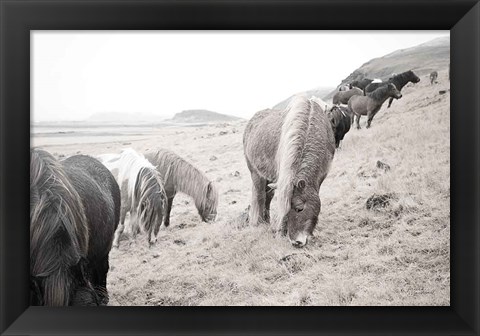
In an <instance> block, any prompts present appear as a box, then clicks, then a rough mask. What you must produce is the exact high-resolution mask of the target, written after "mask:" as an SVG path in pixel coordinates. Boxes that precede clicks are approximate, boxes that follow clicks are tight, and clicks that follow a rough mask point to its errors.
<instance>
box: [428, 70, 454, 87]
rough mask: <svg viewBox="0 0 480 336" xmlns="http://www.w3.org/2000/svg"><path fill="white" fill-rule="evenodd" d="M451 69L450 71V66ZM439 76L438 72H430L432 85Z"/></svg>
mask: <svg viewBox="0 0 480 336" xmlns="http://www.w3.org/2000/svg"><path fill="white" fill-rule="evenodd" d="M449 71H450V68H449ZM437 77H438V72H436V71H432V72H431V73H430V85H433V83H435V81H436V80H437Z"/></svg>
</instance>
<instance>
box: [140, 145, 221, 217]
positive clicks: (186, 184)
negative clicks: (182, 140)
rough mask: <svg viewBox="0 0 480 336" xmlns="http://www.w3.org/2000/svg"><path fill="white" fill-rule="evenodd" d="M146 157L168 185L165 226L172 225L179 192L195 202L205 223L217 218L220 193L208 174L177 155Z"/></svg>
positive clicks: (161, 153) (163, 152)
mask: <svg viewBox="0 0 480 336" xmlns="http://www.w3.org/2000/svg"><path fill="white" fill-rule="evenodd" d="M145 157H146V158H147V159H148V160H149V161H150V162H151V163H152V164H153V165H155V166H156V168H157V170H158V171H159V172H160V175H161V176H162V179H163V181H164V184H165V193H166V194H167V210H166V212H165V219H164V225H165V226H168V225H169V224H170V211H171V210H172V204H173V199H174V197H175V195H176V194H177V192H181V193H184V194H187V195H189V196H190V197H192V198H193V199H194V201H195V206H196V207H197V210H198V213H199V215H200V217H201V218H202V220H203V221H204V222H209V221H212V220H214V219H215V217H216V215H217V205H218V191H217V188H216V186H215V183H213V182H212V181H210V180H209V179H208V178H207V177H206V176H205V174H203V173H202V172H201V171H200V170H198V169H197V168H195V167H194V166H193V165H192V164H190V163H188V162H187V161H186V160H184V159H183V158H181V157H180V156H178V155H177V154H175V153H173V152H171V151H169V150H166V149H159V150H157V151H156V152H155V153H149V154H146V155H145Z"/></svg>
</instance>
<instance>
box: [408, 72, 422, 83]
mask: <svg viewBox="0 0 480 336" xmlns="http://www.w3.org/2000/svg"><path fill="white" fill-rule="evenodd" d="M408 75H409V78H410V81H411V82H412V83H418V82H420V77H418V76H417V75H415V73H414V72H413V71H412V70H409V71H408Z"/></svg>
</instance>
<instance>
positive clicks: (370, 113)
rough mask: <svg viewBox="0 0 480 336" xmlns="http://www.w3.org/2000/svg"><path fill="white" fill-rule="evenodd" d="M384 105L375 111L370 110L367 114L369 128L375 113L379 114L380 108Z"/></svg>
mask: <svg viewBox="0 0 480 336" xmlns="http://www.w3.org/2000/svg"><path fill="white" fill-rule="evenodd" d="M381 107H382V106H381V105H380V106H379V107H378V108H376V109H375V110H373V111H369V112H368V114H367V118H368V119H367V128H370V124H371V123H372V120H373V117H375V114H377V112H378V111H380V108H381Z"/></svg>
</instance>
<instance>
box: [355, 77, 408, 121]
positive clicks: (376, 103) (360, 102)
mask: <svg viewBox="0 0 480 336" xmlns="http://www.w3.org/2000/svg"><path fill="white" fill-rule="evenodd" d="M391 97H393V98H396V99H399V98H401V97H402V94H401V93H400V91H398V90H397V88H396V87H395V85H394V84H392V83H389V84H387V85H385V86H381V87H379V88H378V89H376V90H375V91H373V92H370V93H368V94H367V95H366V96H353V97H352V98H351V99H350V100H349V101H348V108H349V110H350V111H351V116H352V123H353V117H354V116H355V117H356V124H357V129H360V117H361V116H362V115H365V116H367V118H368V119H367V128H369V127H370V124H371V123H372V119H373V117H375V114H377V112H378V111H379V110H380V108H381V107H382V104H383V103H384V102H385V100H387V99H388V98H391Z"/></svg>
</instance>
